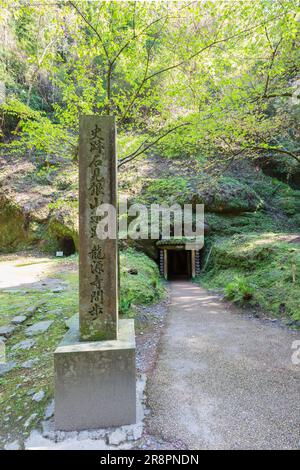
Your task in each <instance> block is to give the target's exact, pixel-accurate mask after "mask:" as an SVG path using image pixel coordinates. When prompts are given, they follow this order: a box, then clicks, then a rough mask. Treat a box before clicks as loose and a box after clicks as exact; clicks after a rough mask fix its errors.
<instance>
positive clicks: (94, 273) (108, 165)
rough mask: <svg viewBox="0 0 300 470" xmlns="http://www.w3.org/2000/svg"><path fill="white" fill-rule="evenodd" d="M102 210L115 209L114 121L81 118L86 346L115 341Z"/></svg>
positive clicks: (111, 271)
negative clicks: (108, 206) (101, 229)
mask: <svg viewBox="0 0 300 470" xmlns="http://www.w3.org/2000/svg"><path fill="white" fill-rule="evenodd" d="M102 204H111V205H112V206H114V207H115V208H116V205H117V177H116V146H115V121H114V118H113V117H111V116H106V117H97V116H83V117H81V119H80V138H79V238H80V241H79V322H80V336H81V339H82V340H85V341H94V340H95V341H97V340H105V339H116V338H117V329H118V324H117V323H118V305H117V303H118V292H117V272H118V266H117V262H118V257H117V240H116V237H114V238H105V239H104V238H103V237H99V236H98V234H97V225H98V223H99V222H100V220H101V217H100V216H99V215H98V213H99V211H98V212H97V209H98V208H99V207H100V206H101V205H102ZM113 223H115V224H116V223H117V221H116V220H114V221H113Z"/></svg>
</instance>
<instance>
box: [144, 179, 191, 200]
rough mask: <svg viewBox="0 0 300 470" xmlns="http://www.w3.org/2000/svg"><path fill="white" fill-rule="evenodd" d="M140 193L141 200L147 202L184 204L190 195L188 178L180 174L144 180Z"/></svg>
mask: <svg viewBox="0 0 300 470" xmlns="http://www.w3.org/2000/svg"><path fill="white" fill-rule="evenodd" d="M141 193H142V194H141V200H142V201H144V202H147V203H149V204H151V203H154V202H156V203H167V204H172V203H178V204H184V203H186V202H187V199H188V198H189V197H190V196H189V185H188V180H187V179H185V178H182V177H180V176H178V177H169V178H157V179H152V180H146V181H145V182H144V186H143V188H142V191H141Z"/></svg>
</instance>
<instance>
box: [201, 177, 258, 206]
mask: <svg viewBox="0 0 300 470" xmlns="http://www.w3.org/2000/svg"><path fill="white" fill-rule="evenodd" d="M193 202H195V203H198V204H204V207H205V211H206V212H215V213H221V214H241V213H243V212H253V211H256V210H258V209H260V208H262V207H263V201H262V199H261V198H260V197H259V195H258V194H257V193H256V192H255V191H254V190H253V189H252V188H251V187H250V186H248V185H247V184H244V183H241V182H239V181H238V180H237V179H235V178H229V177H222V178H219V179H213V178H208V179H207V180H205V178H202V180H201V181H200V182H199V183H198V184H197V188H196V191H195V195H194V197H193Z"/></svg>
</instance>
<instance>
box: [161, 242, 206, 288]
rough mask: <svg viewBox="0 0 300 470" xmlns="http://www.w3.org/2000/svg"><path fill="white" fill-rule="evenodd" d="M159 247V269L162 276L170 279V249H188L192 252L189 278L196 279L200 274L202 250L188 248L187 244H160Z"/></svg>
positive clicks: (189, 259) (189, 262) (189, 263)
mask: <svg viewBox="0 0 300 470" xmlns="http://www.w3.org/2000/svg"><path fill="white" fill-rule="evenodd" d="M158 249H159V270H160V274H161V276H163V277H164V278H165V279H166V280H168V279H169V278H170V277H169V272H168V256H169V254H170V251H187V252H188V253H190V255H189V256H188V276H187V277H188V278H189V279H190V278H192V279H194V278H195V277H196V276H198V275H199V274H200V250H196V249H188V250H186V248H185V244H178V245H174V244H170V245H166V244H164V245H158Z"/></svg>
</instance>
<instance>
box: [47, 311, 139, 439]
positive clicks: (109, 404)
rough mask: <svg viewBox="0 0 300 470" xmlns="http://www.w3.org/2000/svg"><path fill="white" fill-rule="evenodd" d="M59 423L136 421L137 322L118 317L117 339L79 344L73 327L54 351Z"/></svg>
mask: <svg viewBox="0 0 300 470" xmlns="http://www.w3.org/2000/svg"><path fill="white" fill-rule="evenodd" d="M54 367H55V425H56V429H59V430H63V431H73V430H77V431H78V430H83V429H98V428H100V427H111V426H121V425H127V424H132V423H135V421H136V378H135V335H134V321H133V320H120V326H119V335H118V339H117V340H107V341H93V342H80V341H79V330H78V327H77V328H71V329H70V330H69V331H68V333H67V334H66V336H65V338H64V339H63V341H62V342H61V344H60V345H59V347H58V348H57V349H56V351H55V353H54Z"/></svg>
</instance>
